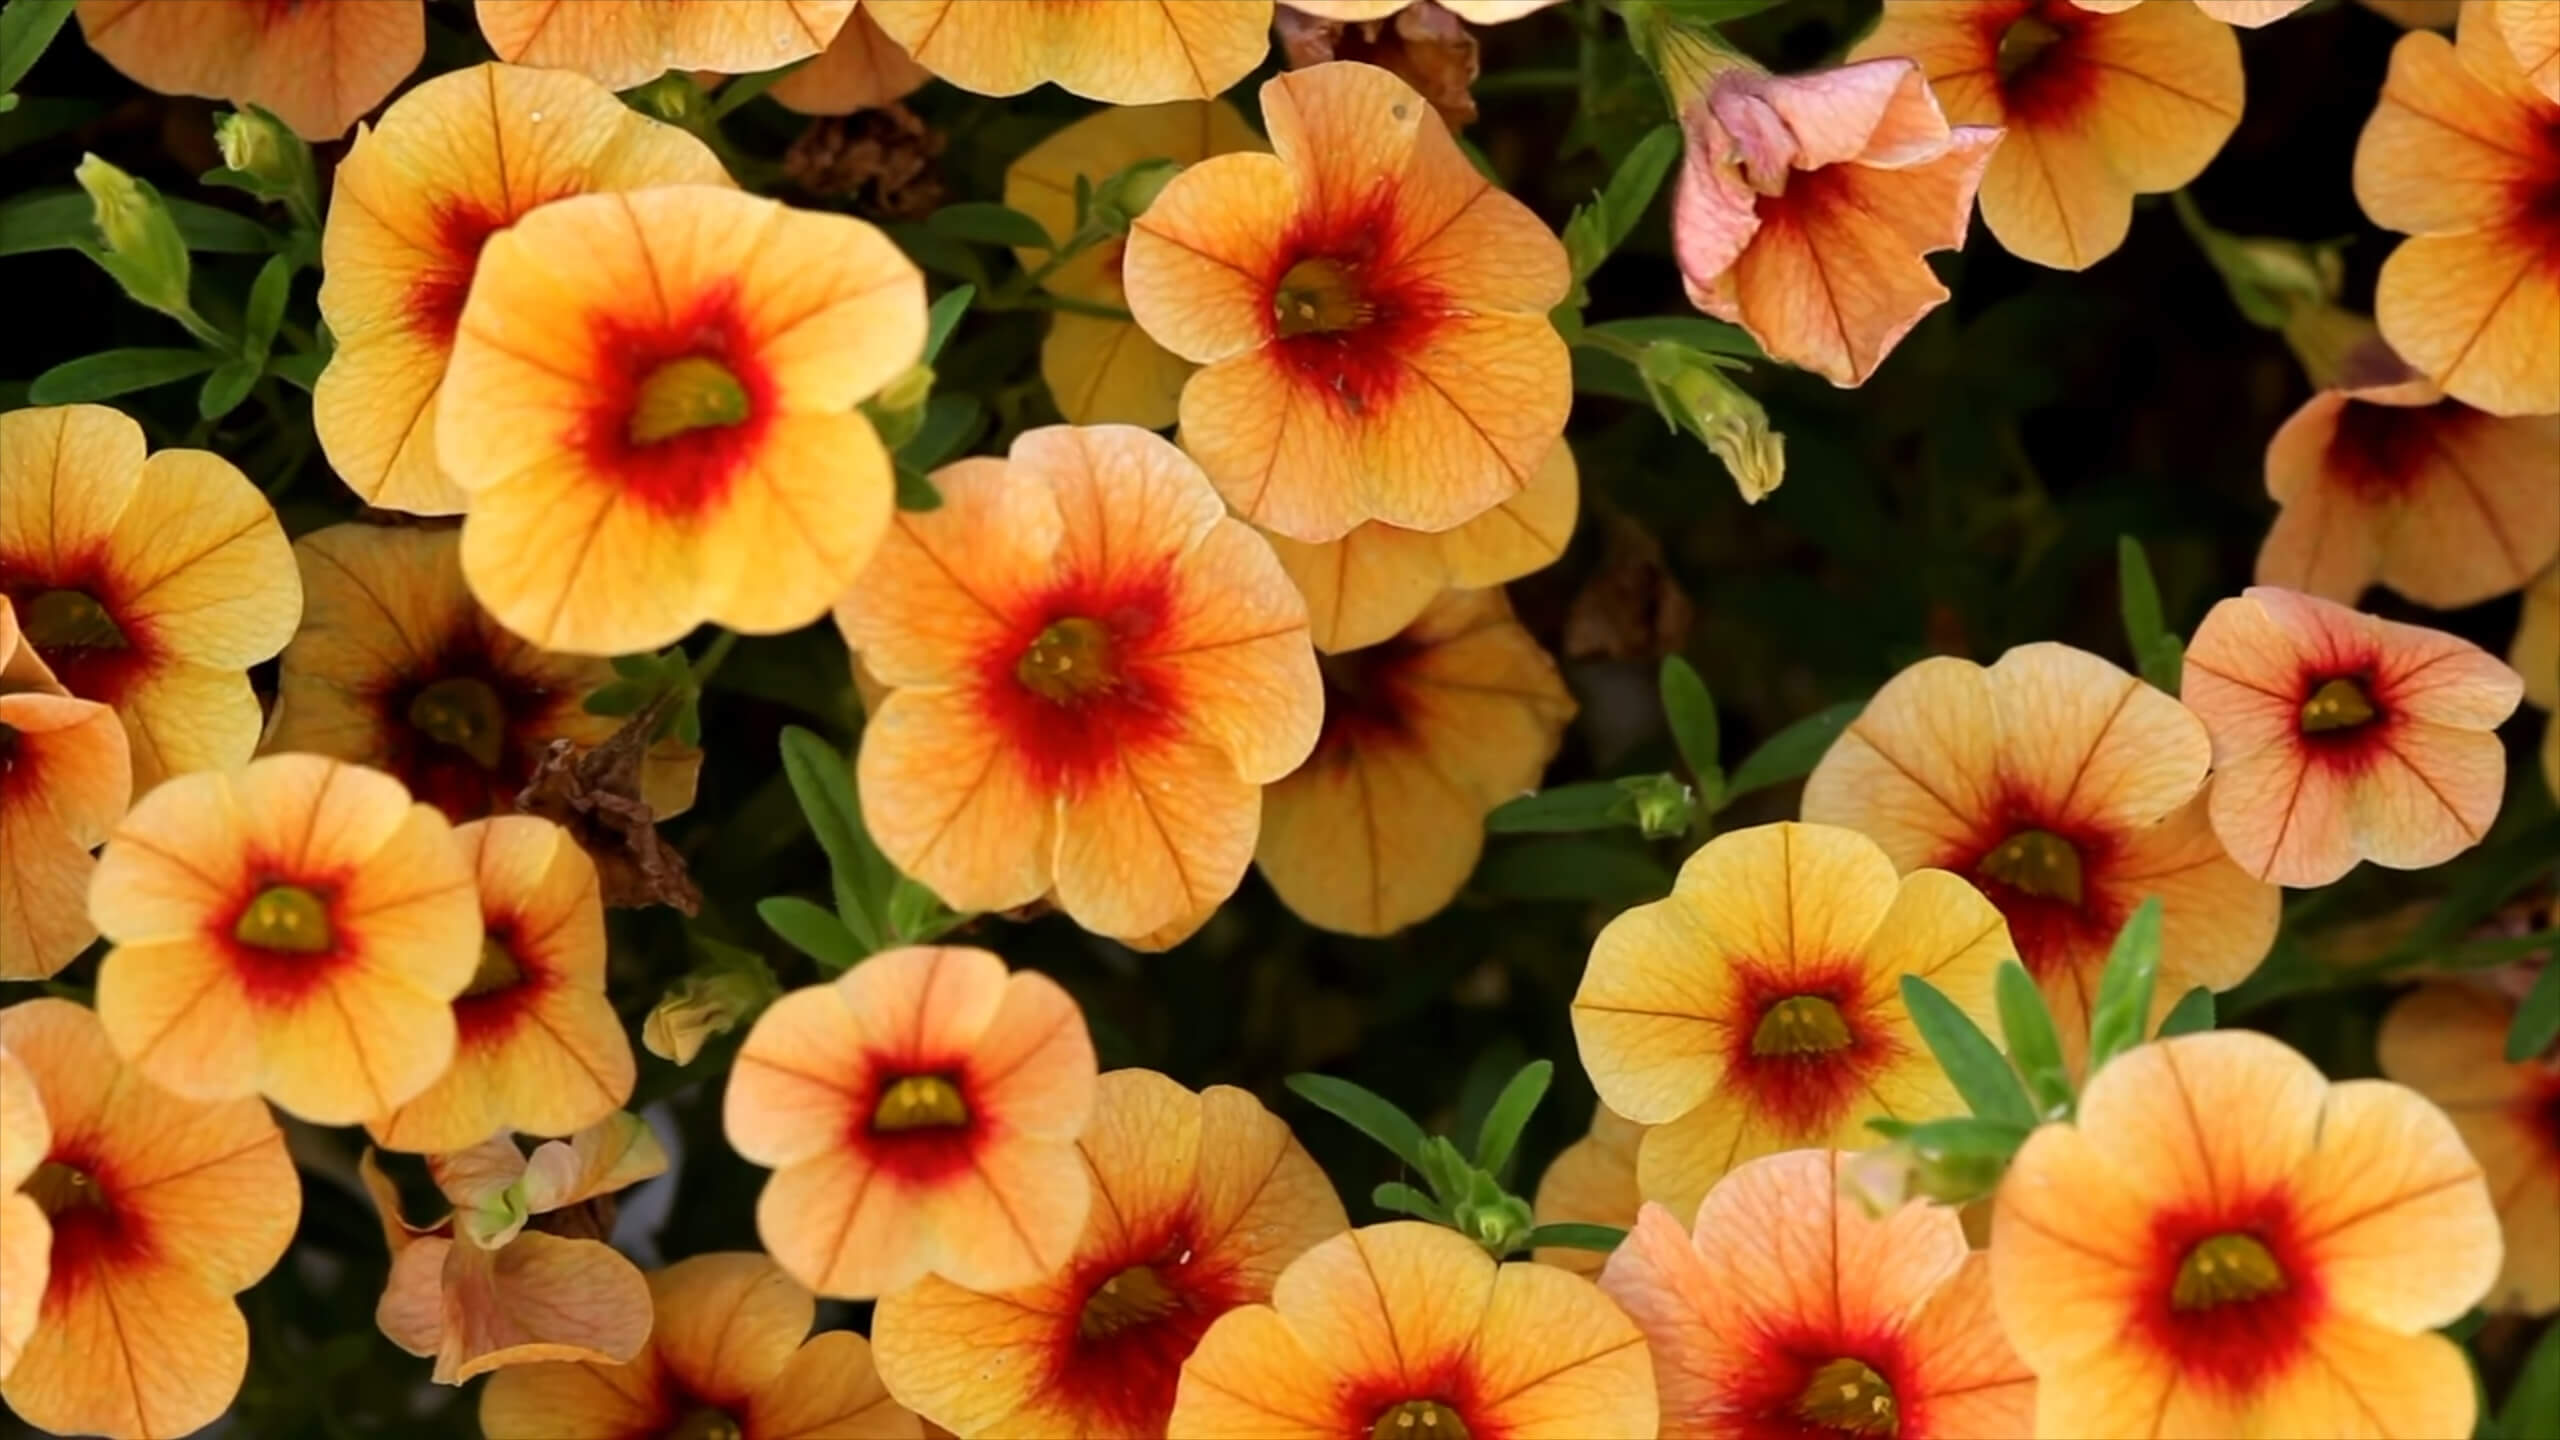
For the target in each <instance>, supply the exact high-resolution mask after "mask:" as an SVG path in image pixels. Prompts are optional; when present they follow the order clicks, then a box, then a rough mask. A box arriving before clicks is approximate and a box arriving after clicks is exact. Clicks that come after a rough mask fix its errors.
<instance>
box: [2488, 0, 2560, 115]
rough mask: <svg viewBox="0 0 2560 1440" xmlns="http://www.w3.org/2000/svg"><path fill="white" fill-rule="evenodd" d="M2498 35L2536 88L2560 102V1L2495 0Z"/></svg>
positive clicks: (2518, 67) (2546, 96) (2493, 11)
mask: <svg viewBox="0 0 2560 1440" xmlns="http://www.w3.org/2000/svg"><path fill="white" fill-rule="evenodd" d="M2494 5H2495V8H2494V9H2493V10H2492V11H2491V13H2492V14H2493V15H2495V16H2496V18H2497V21H2498V38H2499V39H2501V40H2503V41H2505V42H2506V45H2507V53H2508V54H2509V55H2510V56H2512V57H2514V59H2515V62H2516V68H2517V69H2518V70H2520V71H2522V72H2524V77H2525V79H2526V80H2527V81H2529V82H2531V83H2532V85H2533V88H2534V89H2536V90H2539V91H2541V92H2542V94H2543V97H2544V98H2545V99H2549V100H2555V101H2560V4H2554V3H2553V0H2494Z"/></svg>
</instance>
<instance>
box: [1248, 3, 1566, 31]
mask: <svg viewBox="0 0 2560 1440" xmlns="http://www.w3.org/2000/svg"><path fill="white" fill-rule="evenodd" d="M1283 3H1285V4H1286V5H1287V6H1288V7H1289V8H1290V9H1292V10H1298V11H1303V12H1305V13H1306V14H1309V15H1313V16H1316V17H1317V18H1319V19H1323V20H1333V21H1338V22H1340V23H1342V24H1345V25H1350V24H1357V23H1358V22H1360V21H1362V20H1384V19H1385V18H1387V17H1388V16H1390V15H1393V14H1394V13H1396V12H1397V11H1399V10H1402V9H1404V8H1405V7H1406V6H1408V5H1412V4H1415V3H1417V0H1283ZM1437 3H1438V4H1439V6H1440V8H1441V9H1443V10H1446V11H1448V12H1449V13H1450V14H1452V15H1455V16H1457V17H1458V18H1459V19H1461V20H1464V21H1466V22H1467V23H1468V24H1470V25H1499V24H1501V23H1502V22H1504V21H1506V20H1517V19H1519V18H1520V17H1521V16H1523V15H1527V14H1531V13H1533V12H1535V11H1539V10H1544V9H1546V8H1547V7H1548V6H1550V5H1553V4H1555V3H1556V0H1437Z"/></svg>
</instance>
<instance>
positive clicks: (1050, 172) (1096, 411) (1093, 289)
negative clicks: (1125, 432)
mask: <svg viewBox="0 0 2560 1440" xmlns="http://www.w3.org/2000/svg"><path fill="white" fill-rule="evenodd" d="M1263 148H1264V146H1263V143H1262V137H1261V136H1259V135H1256V134H1254V133H1253V127H1252V126H1250V125H1247V124H1246V123H1245V122H1244V116H1243V115H1241V114H1239V113H1238V112H1237V110H1236V107H1234V106H1233V105H1230V104H1228V103H1227V102H1226V101H1224V100H1178V101H1174V102H1171V103H1169V104H1164V105H1145V106H1137V107H1133V108H1128V109H1114V110H1098V111H1096V112H1094V113H1093V114H1091V115H1088V116H1086V117H1085V118H1084V119H1082V120H1079V121H1077V122H1076V123H1074V124H1073V125H1070V126H1068V127H1066V128H1065V129H1063V130H1060V131H1059V132H1058V133H1056V134H1055V135H1052V136H1050V137H1049V138H1048V139H1046V140H1043V141H1041V142H1040V143H1039V144H1037V145H1035V146H1033V147H1031V149H1030V150H1029V151H1028V152H1027V153H1025V154H1024V155H1023V157H1022V158H1021V159H1019V160H1016V161H1014V162H1013V165H1012V167H1011V168H1009V169H1007V170H1006V171H1005V172H1004V203H1006V204H1007V205H1010V206H1012V207H1013V208H1014V209H1016V210H1019V211H1021V212H1022V213H1024V214H1026V215H1028V216H1030V217H1031V218H1033V219H1034V220H1037V221H1039V222H1040V224H1041V226H1042V228H1044V229H1046V230H1047V231H1048V232H1049V233H1050V234H1051V235H1053V236H1056V237H1059V238H1061V239H1063V238H1065V237H1066V236H1068V235H1070V234H1073V233H1074V232H1075V227H1076V182H1077V181H1078V180H1082V181H1084V182H1085V183H1086V184H1087V185H1100V184H1101V183H1102V182H1103V181H1105V180H1108V179H1110V178H1111V177H1112V176H1114V175H1117V174H1119V173H1120V172H1121V171H1123V170H1126V169H1127V168H1129V167H1130V166H1132V165H1135V164H1137V163H1138V162H1140V161H1142V160H1171V161H1173V162H1175V163H1176V164H1179V165H1197V164H1199V163H1200V162H1201V161H1203V160H1206V159H1208V158H1209V157H1210V156H1212V155H1225V154H1230V153H1232V152H1234V151H1238V150H1260V149H1263ZM1126 248H1127V241H1126V240H1124V239H1117V238H1115V239H1111V240H1106V241H1104V242H1103V243H1101V244H1099V245H1096V246H1094V247H1093V248H1092V249H1089V250H1086V251H1084V252H1083V253H1081V254H1079V255H1077V256H1076V257H1075V258H1074V259H1072V260H1069V261H1068V262H1067V263H1065V264H1064V265H1061V266H1059V267H1058V268H1057V270H1056V271H1054V272H1053V273H1051V274H1050V276H1049V277H1048V278H1047V279H1045V280H1043V281H1041V282H1040V283H1041V286H1042V288H1044V289H1046V290H1047V291H1048V292H1049V293H1050V294H1052V295H1062V296H1064V297H1066V298H1067V299H1070V300H1081V301H1085V302H1087V303H1089V304H1095V305H1109V306H1113V307H1124V306H1126V305H1127V304H1128V303H1129V296H1128V292H1127V291H1126V290H1124V289H1123V288H1122V286H1121V280H1120V271H1121V265H1122V261H1123V258H1124V257H1123V252H1124V251H1125V250H1126ZM1014 254H1015V256H1016V257H1017V258H1018V259H1020V260H1021V262H1022V266H1023V268H1024V269H1026V270H1036V269H1038V268H1040V266H1041V265H1042V264H1043V263H1045V257H1044V256H1043V254H1042V253H1041V252H1040V251H1037V250H1017V251H1015V252H1014ZM1191 371H1192V365H1191V362H1190V361H1188V360H1185V359H1183V358H1182V357H1181V356H1179V355H1175V354H1173V353H1172V352H1170V351H1168V350H1166V349H1165V348H1164V347H1163V346H1161V345H1158V344H1157V343H1156V342H1155V341H1153V340H1150V339H1148V338H1147V332H1145V331H1144V330H1141V329H1139V328H1138V325H1137V322H1136V321H1134V320H1113V319H1109V318H1106V317H1103V316H1099V315H1078V314H1075V313H1073V312H1070V311H1064V310H1061V311H1059V312H1058V313H1056V314H1054V315H1052V316H1050V317H1049V337H1048V339H1046V340H1044V341H1042V342H1041V345H1040V378H1041V379H1043V380H1045V381H1047V382H1048V385H1049V393H1050V395H1051V396H1053V397H1054V398H1055V399H1056V400H1057V402H1058V413H1059V414H1061V415H1064V416H1065V417H1067V419H1069V420H1070V421H1073V422H1074V423H1076V424H1078V425H1110V424H1119V425H1140V426H1144V427H1146V428H1147V429H1150V430H1161V429H1163V428H1164V427H1165V426H1167V425H1170V424H1172V423H1173V420H1174V402H1175V400H1176V398H1177V397H1179V396H1180V395H1181V394H1182V384H1183V382H1184V381H1185V380H1188V379H1190V378H1191Z"/></svg>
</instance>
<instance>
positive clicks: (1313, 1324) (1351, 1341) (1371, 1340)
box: [1174, 1220, 1589, 1425]
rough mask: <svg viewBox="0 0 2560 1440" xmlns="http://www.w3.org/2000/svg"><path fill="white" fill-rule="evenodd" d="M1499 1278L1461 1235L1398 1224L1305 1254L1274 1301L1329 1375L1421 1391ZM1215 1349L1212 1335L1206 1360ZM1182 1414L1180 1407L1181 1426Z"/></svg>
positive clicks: (1458, 1346) (1474, 1325)
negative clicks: (1210, 1349)
mask: <svg viewBox="0 0 2560 1440" xmlns="http://www.w3.org/2000/svg"><path fill="white" fill-rule="evenodd" d="M1500 1270H1501V1267H1499V1266H1497V1265H1496V1264H1495V1263H1494V1261H1493V1258H1492V1257H1491V1256H1489V1255H1487V1254H1485V1253H1484V1251H1483V1249H1481V1248H1480V1247H1478V1246H1477V1245H1476V1244H1475V1243H1474V1242H1472V1241H1470V1240H1468V1239H1467V1238H1466V1237H1465V1236H1463V1235H1460V1234H1459V1233H1458V1232H1456V1231H1455V1230H1451V1229H1448V1228H1447V1227H1445V1226H1439V1225H1426V1224H1423V1223H1420V1222H1418V1221H1409V1220H1397V1221H1391V1222H1389V1223H1387V1224H1384V1225H1371V1226H1366V1227H1364V1228H1361V1229H1358V1230H1353V1231H1351V1232H1349V1233H1347V1234H1343V1235H1338V1236H1335V1237H1334V1238H1333V1239H1331V1240H1328V1241H1326V1242H1324V1243H1323V1244H1321V1245H1318V1246H1316V1247H1315V1248H1314V1249H1312V1250H1309V1251H1308V1252H1307V1253H1306V1254H1304V1255H1301V1256H1299V1257H1298V1258H1297V1260H1296V1261H1295V1262H1294V1263H1292V1264H1291V1265H1290V1266H1289V1268H1288V1269H1286V1270H1284V1271H1282V1272H1281V1274H1280V1280H1279V1283H1278V1284H1277V1285H1276V1286H1274V1287H1273V1290H1272V1297H1271V1303H1272V1306H1273V1308H1274V1309H1276V1310H1278V1311H1279V1312H1280V1314H1281V1316H1282V1317H1284V1318H1285V1319H1286V1320H1287V1321H1288V1322H1289V1328H1290V1330H1291V1332H1292V1333H1294V1334H1295V1335H1296V1336H1297V1338H1298V1342H1299V1343H1300V1344H1301V1345H1303V1346H1304V1347H1305V1348H1306V1352H1307V1354H1308V1356H1309V1357H1310V1358H1311V1359H1312V1360H1313V1361H1314V1362H1315V1364H1316V1366H1317V1367H1318V1368H1319V1369H1320V1370H1321V1371H1327V1372H1330V1373H1332V1374H1333V1375H1336V1376H1343V1377H1350V1378H1354V1379H1355V1381H1358V1382H1366V1384H1365V1385H1364V1386H1363V1388H1364V1389H1370V1388H1374V1389H1375V1390H1378V1391H1394V1392H1398V1393H1407V1394H1410V1393H1420V1391H1421V1389H1422V1387H1424V1386H1426V1385H1430V1384H1432V1383H1433V1382H1435V1381H1439V1380H1440V1379H1441V1377H1442V1376H1443V1375H1444V1374H1445V1373H1446V1372H1447V1369H1448V1368H1449V1367H1452V1366H1454V1365H1456V1364H1458V1363H1459V1362H1461V1361H1462V1359H1463V1358H1464V1357H1465V1356H1466V1355H1467V1353H1468V1351H1469V1349H1470V1348H1471V1346H1472V1345H1473V1343H1474V1341H1475V1339H1476V1336H1477V1332H1478V1326H1479V1325H1480V1324H1481V1322H1482V1320H1483V1317H1484V1315H1485V1312H1486V1308H1487V1306H1488V1305H1490V1304H1491V1303H1492V1301H1493V1298H1494V1286H1495V1281H1496V1279H1497V1277H1498V1275H1499V1273H1500ZM1548 1273H1550V1274H1553V1273H1555V1272H1554V1271H1552V1270H1550V1271H1549V1272H1548ZM1563 1278H1568V1279H1569V1278H1571V1277H1563ZM1577 1283H1580V1284H1585V1285H1587V1284H1588V1283H1589V1282H1587V1281H1580V1282H1577ZM1559 1328H1561V1327H1559ZM1566 1338H1567V1341H1568V1343H1570V1341H1571V1340H1572V1339H1578V1338H1580V1337H1578V1336H1568V1337H1566ZM1208 1349H1209V1344H1208V1341H1207V1340H1206V1338H1205V1337H1204V1340H1203V1343H1202V1345H1201V1352H1203V1353H1205V1352H1207V1351H1208ZM1181 1415H1182V1411H1181V1408H1180V1407H1179V1406H1178V1405H1177V1406H1176V1408H1175V1411H1174V1417H1175V1421H1176V1424H1177V1425H1179V1423H1180V1420H1181Z"/></svg>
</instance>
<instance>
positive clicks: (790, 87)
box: [765, 9, 933, 115]
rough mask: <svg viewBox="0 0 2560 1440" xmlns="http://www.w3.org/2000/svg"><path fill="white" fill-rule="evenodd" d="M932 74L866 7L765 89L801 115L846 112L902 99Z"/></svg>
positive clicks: (912, 92) (777, 100) (919, 86)
mask: <svg viewBox="0 0 2560 1440" xmlns="http://www.w3.org/2000/svg"><path fill="white" fill-rule="evenodd" d="M932 78H933V75H932V72H930V71H928V70H926V69H925V68H924V67H923V66H921V65H918V64H917V63H916V62H915V61H914V60H912V59H910V58H909V57H908V55H907V52H906V51H904V50H901V49H899V48H898V43H897V42H896V41H894V40H892V39H890V38H889V36H888V34H887V33H886V32H885V31H883V30H882V29H881V28H880V22H879V21H877V20H874V19H872V18H871V13H870V12H869V11H867V10H859V9H857V10H855V11H854V12H853V18H852V19H850V20H847V21H846V22H844V28H843V29H841V30H838V31H837V32H836V38H835V39H833V40H830V41H828V42H827V48H826V49H825V50H823V51H821V52H820V53H819V55H818V57H817V58H816V59H814V60H811V61H810V62H809V63H808V64H806V65H803V66H801V67H800V68H799V69H797V70H794V71H792V72H791V73H790V74H788V75H785V76H783V77H782V78H781V79H780V80H777V81H775V82H774V83H773V86H772V88H771V89H768V90H767V91H765V93H766V94H767V95H770V96H772V97H773V98H774V100H775V102H776V103H778V104H780V105H781V106H783V107H784V108H785V109H789V110H797V111H799V112H800V113H801V114H803V115H850V114H852V113H853V112H855V111H856V110H870V109H874V108H876V107H878V106H882V105H888V104H892V103H894V102H896V101H899V100H903V99H905V98H907V97H908V96H909V95H912V94H914V93H915V92H916V90H917V89H919V88H921V87H922V86H923V84H924V82H926V81H927V80H930V79H932Z"/></svg>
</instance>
